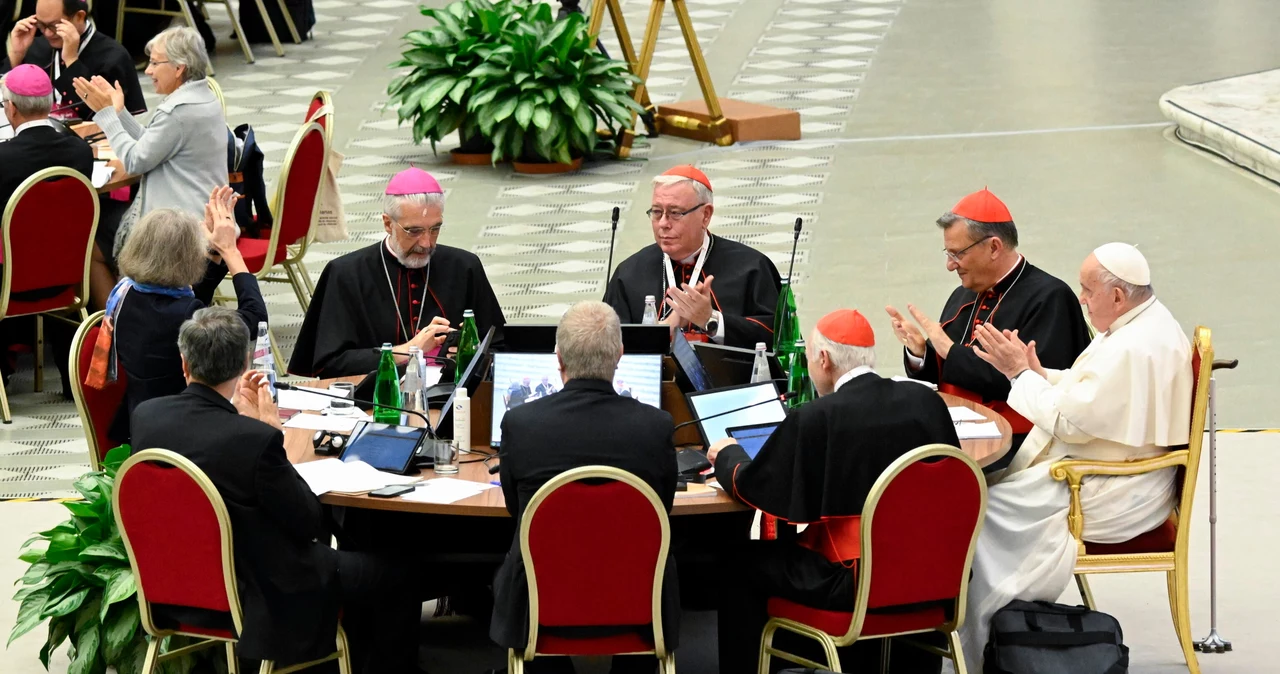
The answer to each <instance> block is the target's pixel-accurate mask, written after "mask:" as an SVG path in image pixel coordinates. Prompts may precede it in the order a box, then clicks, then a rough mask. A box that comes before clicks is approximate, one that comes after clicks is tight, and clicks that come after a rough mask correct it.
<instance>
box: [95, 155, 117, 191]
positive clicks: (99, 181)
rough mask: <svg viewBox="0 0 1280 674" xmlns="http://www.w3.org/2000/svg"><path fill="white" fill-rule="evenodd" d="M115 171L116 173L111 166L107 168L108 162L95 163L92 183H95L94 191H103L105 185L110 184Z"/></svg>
mask: <svg viewBox="0 0 1280 674" xmlns="http://www.w3.org/2000/svg"><path fill="white" fill-rule="evenodd" d="M115 171H116V170H115V169H113V168H111V167H110V166H107V162H105V161H95V162H93V181H92V182H93V187H94V189H101V188H102V186H103V185H106V184H107V183H108V182H110V181H111V175H112V174H113V173H115Z"/></svg>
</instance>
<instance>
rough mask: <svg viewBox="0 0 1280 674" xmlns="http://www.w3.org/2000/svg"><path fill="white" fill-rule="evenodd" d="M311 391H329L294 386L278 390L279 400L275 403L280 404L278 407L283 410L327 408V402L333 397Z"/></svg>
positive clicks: (314, 410)
mask: <svg viewBox="0 0 1280 674" xmlns="http://www.w3.org/2000/svg"><path fill="white" fill-rule="evenodd" d="M313 391H316V392H319V393H329V391H328V390H327V389H321V388H312V387H308V386H295V387H293V388H292V389H288V390H284V391H280V400H279V402H278V403H277V404H278V405H279V406H280V409H283V410H302V411H304V412H318V411H320V410H325V409H329V403H330V402H332V401H333V398H330V397H328V396H323V395H315V394H314V393H312V392H313Z"/></svg>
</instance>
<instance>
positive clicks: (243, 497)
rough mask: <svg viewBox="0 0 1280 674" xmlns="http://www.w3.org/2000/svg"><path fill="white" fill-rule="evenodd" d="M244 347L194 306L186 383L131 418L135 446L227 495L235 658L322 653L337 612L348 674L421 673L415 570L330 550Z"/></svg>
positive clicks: (236, 334) (219, 620) (212, 311)
mask: <svg viewBox="0 0 1280 674" xmlns="http://www.w3.org/2000/svg"><path fill="white" fill-rule="evenodd" d="M251 344H252V343H251V342H250V340H249V329H248V328H247V327H246V326H245V324H244V321H243V320H242V319H241V318H240V316H239V315H238V314H237V313H236V312H235V311H233V310H231V309H228V308H225V307H210V308H207V309H201V310H199V311H197V312H196V313H195V315H194V316H193V317H192V318H191V319H190V320H188V321H187V322H185V323H183V325H182V329H181V331H180V332H179V333H178V348H179V350H180V351H181V352H182V370H183V374H185V375H186V378H187V383H188V386H187V389H186V390H185V391H183V392H182V393H180V394H178V395H173V396H166V397H163V398H155V399H152V400H149V401H147V402H145V403H143V404H141V405H139V406H138V407H137V409H135V410H134V413H133V417H132V422H131V427H132V429H133V448H134V450H135V451H141V450H144V449H153V448H160V449H168V450H170V451H173V452H177V453H178V454H181V455H182V456H185V457H186V458H188V459H190V460H191V461H192V462H193V463H195V464H196V466H198V467H199V468H200V470H202V471H204V473H205V474H206V475H207V476H208V477H209V479H210V480H212V481H213V484H214V486H215V487H217V489H218V493H219V494H220V495H221V496H222V499H223V501H224V502H225V503H226V506H227V513H228V514H229V515H230V517H231V528H232V536H233V538H234V542H235V555H236V577H237V581H238V587H239V591H240V602H241V605H242V607H243V609H244V622H243V626H244V629H243V630H242V632H241V634H240V641H239V645H238V646H237V654H238V655H239V656H240V657H241V658H246V659H251V660H265V659H271V660H275V661H276V662H277V663H279V664H281V665H283V664H286V663H294V662H303V661H306V660H312V659H316V658H320V657H324V656H325V655H327V654H329V653H331V652H333V648H334V635H335V634H336V630H337V623H338V612H339V610H340V609H341V610H342V612H343V618H342V622H343V626H344V627H345V628H346V631H347V634H348V636H349V637H350V645H351V655H352V665H353V667H354V669H353V671H355V672H363V673H365V674H382V673H383V672H392V673H403V672H414V671H417V670H416V663H415V660H416V657H417V640H416V638H415V635H416V630H417V626H418V618H419V614H420V610H421V599H420V598H419V597H418V596H417V593H416V592H414V591H413V588H414V587H415V586H416V584H415V583H414V577H415V576H414V572H413V570H412V568H413V567H412V566H410V565H409V564H407V563H402V562H401V561H400V560H398V559H394V558H384V557H382V556H379V555H375V554H372V553H362V552H350V551H339V550H334V549H332V548H331V547H329V539H330V531H329V526H328V522H327V519H326V517H325V514H324V512H323V510H322V509H321V506H320V501H319V499H317V498H316V497H315V495H314V494H312V493H311V490H310V488H308V487H307V484H306V483H305V482H303V480H302V478H301V477H299V475H298V473H297V471H295V470H294V468H293V466H292V465H290V463H289V457H288V456H287V455H286V454H285V449H284V436H283V434H282V432H281V427H280V418H279V412H278V410H277V409H276V406H275V404H274V403H273V402H272V401H271V395H270V392H269V391H268V389H267V387H266V385H265V381H264V379H263V377H262V376H261V375H260V374H258V373H256V372H254V371H252V370H250V371H247V372H246V367H248V365H249V354H250V347H251ZM157 619H158V620H159V621H160V623H161V624H162V625H163V624H168V623H169V622H181V623H187V624H192V625H198V626H204V627H210V628H217V629H225V628H227V625H226V623H227V616H226V615H225V614H220V613H214V612H208V611H203V610H200V609H191V608H185V607H168V608H166V609H165V610H160V611H158V613H157Z"/></svg>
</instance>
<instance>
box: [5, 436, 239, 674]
mask: <svg viewBox="0 0 1280 674" xmlns="http://www.w3.org/2000/svg"><path fill="white" fill-rule="evenodd" d="M129 451H130V450H129V446H128V445H122V446H120V447H116V448H115V449H113V450H111V451H110V452H108V453H107V456H106V458H105V459H103V462H102V470H101V471H97V472H92V473H86V474H85V475H83V476H81V477H80V478H79V479H78V480H76V481H75V483H74V486H75V489H76V491H78V492H80V495H81V496H82V497H84V500H81V501H68V502H65V503H63V504H62V505H63V506H64V507H65V508H66V509H67V510H69V511H71V519H69V520H67V521H65V522H63V523H62V524H59V525H58V526H56V527H54V528H52V529H49V530H48V531H42V532H40V533H38V534H36V535H35V536H32V537H31V538H30V539H28V540H27V541H26V542H25V543H23V544H22V552H21V554H20V555H19V559H21V560H22V561H24V562H28V563H29V564H31V566H30V567H28V568H27V571H26V573H25V574H24V575H23V576H22V578H21V579H20V580H19V581H18V583H21V584H22V586H23V587H22V588H21V589H19V590H18V593H17V594H16V595H14V597H13V598H14V600H15V601H19V602H21V606H20V607H19V609H18V619H17V624H15V625H14V626H13V631H12V632H10V633H9V642H8V643H9V644H12V643H13V641H14V639H17V638H18V637H20V636H22V635H24V634H26V633H27V632H30V631H31V630H33V629H35V628H36V627H38V626H40V624H41V623H43V622H45V621H48V623H49V633H48V637H47V638H46V639H45V644H44V647H43V648H41V649H40V662H41V663H43V664H44V667H45V669H48V668H49V657H50V656H51V655H52V654H53V652H54V651H56V650H57V649H58V648H59V647H61V646H62V644H63V642H69V644H70V646H69V648H70V651H69V655H70V658H71V667H70V668H69V670H68V674H101V673H102V672H105V671H106V668H107V666H112V667H115V669H116V671H117V672H119V673H120V674H135V673H136V672H139V671H141V669H142V662H143V658H144V657H145V655H146V650H147V638H148V637H147V635H146V632H145V631H144V630H143V629H142V626H141V623H140V619H139V617H138V601H137V599H136V598H135V597H134V595H135V594H136V593H137V585H136V583H135V581H134V577H133V569H132V568H131V567H130V566H129V557H128V555H127V553H126V552H125V548H124V542H123V541H122V540H121V538H120V531H119V529H117V527H116V520H115V514H114V512H113V510H112V505H111V492H112V489H113V487H114V485H115V476H116V471H117V470H119V469H120V465H121V464H122V463H124V461H125V459H127V458H128V457H129ZM168 645H170V646H173V647H174V648H177V647H178V645H179V644H177V643H174V644H168ZM217 652H218V653H222V650H221V649H217ZM194 664H195V659H194V658H192V657H186V658H176V659H174V660H171V661H168V662H165V663H163V664H162V665H161V666H160V670H161V671H162V672H166V674H185V673H186V672H189V671H191V669H192V667H193V666H194Z"/></svg>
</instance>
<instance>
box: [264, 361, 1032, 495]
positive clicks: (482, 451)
mask: <svg viewBox="0 0 1280 674" xmlns="http://www.w3.org/2000/svg"><path fill="white" fill-rule="evenodd" d="M360 379H362V377H358V376H357V377H344V378H342V379H341V380H338V379H335V380H323V381H321V382H320V383H319V386H320V387H322V388H323V387H327V386H328V384H329V383H330V382H332V381H342V380H345V381H359V380H360ZM491 384H492V383H491V382H483V383H482V384H481V385H480V387H479V388H478V389H477V391H476V396H475V397H473V398H472V399H471V403H472V410H471V416H472V433H471V437H472V438H473V439H474V440H475V443H474V444H473V447H472V448H473V451H474V452H475V453H473V454H469V455H468V454H463V455H461V456H460V457H459V460H460V463H461V462H464V461H465V462H467V463H461V465H460V466H459V470H458V473H457V474H456V475H448V476H441V477H452V478H455V479H460V480H468V481H471V482H483V483H490V482H496V481H497V480H498V476H497V475H496V474H494V475H490V474H489V466H492V465H497V460H496V459H495V460H493V461H490V462H488V463H484V462H483V459H484V458H486V456H488V455H491V454H493V453H494V452H495V451H496V450H493V449H492V448H490V447H489V412H490V410H489V403H488V402H487V400H488V399H489V398H490V397H491V396H492V389H491ZM939 395H941V396H942V398H943V400H945V401H946V403H947V405H948V406H950V407H958V406H963V407H968V408H969V409H971V410H974V411H975V412H977V413H978V414H981V415H983V416H984V417H986V418H987V419H988V420H990V421H994V422H996V425H997V426H998V427H999V429H1000V434H1001V437H999V438H992V439H986V440H962V441H961V442H960V449H961V450H962V451H963V452H964V453H965V454H968V455H969V456H970V457H971V458H973V459H974V461H976V462H977V463H978V465H980V466H986V465H988V464H990V463H992V462H993V461H995V460H996V459H998V458H1000V457H1001V456H1003V455H1004V453H1005V452H1007V451H1008V450H1009V448H1010V447H1011V446H1012V443H1013V429H1012V428H1011V427H1010V426H1009V422H1008V421H1007V420H1005V418H1004V417H1002V416H1000V415H999V414H997V413H996V412H995V411H994V410H992V409H991V408H989V407H986V406H984V405H981V404H979V403H975V402H972V401H969V400H965V399H963V398H958V397H956V396H953V395H950V394H946V393H939ZM669 398H671V396H665V397H664V408H665V407H667V405H666V404H665V403H666V402H667V399H669ZM680 402H681V403H683V397H681V399H680ZM680 407H681V408H683V407H684V406H683V404H681V405H680ZM668 411H672V412H677V413H678V412H680V411H681V410H670V409H669V410H668ZM683 412H684V414H685V415H686V416H687V415H688V411H687V409H684V410H683ZM436 414H437V412H435V411H434V410H433V411H432V413H431V416H432V419H433V420H434V418H435V416H436ZM673 416H677V415H676V414H673ZM675 421H676V423H680V422H681V421H682V419H679V418H677V419H676V420H675ZM314 435H315V432H314V431H310V430H306V429H297V428H286V429H285V433H284V446H285V451H286V452H287V453H288V455H289V461H290V462H292V463H304V462H307V461H315V460H317V459H322V458H327V457H323V456H319V455H317V454H316V452H315V449H314V447H312V441H311V439H312V437H313V436H314ZM419 476H420V477H422V478H424V479H429V478H433V477H436V474H435V471H434V470H428V471H422V472H420V473H419ZM689 488H690V489H691V490H695V491H696V492H697V495H696V496H695V495H692V494H691V493H689V492H676V499H675V503H674V505H673V506H672V509H671V515H672V516H675V517H679V516H686V515H707V514H713V513H729V512H740V511H745V510H749V508H748V507H747V506H745V505H743V504H741V503H739V502H737V501H735V500H734V499H733V497H731V496H729V495H728V494H726V493H724V491H722V490H720V489H715V488H713V487H709V486H706V485H695V484H691V485H689ZM320 501H321V502H323V503H327V504H329V505H335V506H346V507H350V508H364V509H368V510H390V511H397V512H412V513H421V514H433V515H466V516H472V517H509V516H510V515H509V513H508V512H507V508H506V500H505V497H504V496H503V493H502V489H501V488H499V487H494V488H492V489H486V490H485V491H484V492H483V493H481V494H478V495H476V496H471V497H469V498H465V499H462V500H461V501H457V502H455V503H444V504H440V503H420V502H416V501H406V500H404V499H402V498H371V497H369V496H365V495H349V494H332V493H331V494H324V495H323V496H321V497H320Z"/></svg>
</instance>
